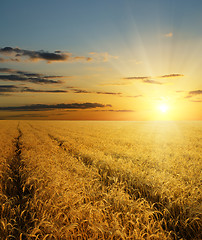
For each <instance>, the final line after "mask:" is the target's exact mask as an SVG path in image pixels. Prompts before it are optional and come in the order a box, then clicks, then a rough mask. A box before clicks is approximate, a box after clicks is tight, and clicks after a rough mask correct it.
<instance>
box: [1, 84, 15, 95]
mask: <svg viewBox="0 0 202 240" xmlns="http://www.w3.org/2000/svg"><path fill="white" fill-rule="evenodd" d="M16 89H17V86H15V85H0V93H8V92H15V91H16Z"/></svg>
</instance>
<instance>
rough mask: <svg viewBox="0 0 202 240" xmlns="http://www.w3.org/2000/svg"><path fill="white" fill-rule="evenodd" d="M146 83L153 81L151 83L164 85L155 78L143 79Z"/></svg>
mask: <svg viewBox="0 0 202 240" xmlns="http://www.w3.org/2000/svg"><path fill="white" fill-rule="evenodd" d="M143 82H144V83H151V84H159V85H162V84H163V83H161V82H159V81H155V80H151V79H145V80H143Z"/></svg>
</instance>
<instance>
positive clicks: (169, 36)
mask: <svg viewBox="0 0 202 240" xmlns="http://www.w3.org/2000/svg"><path fill="white" fill-rule="evenodd" d="M172 36H173V33H172V32H169V33H166V34H164V37H167V38H171V37H172Z"/></svg>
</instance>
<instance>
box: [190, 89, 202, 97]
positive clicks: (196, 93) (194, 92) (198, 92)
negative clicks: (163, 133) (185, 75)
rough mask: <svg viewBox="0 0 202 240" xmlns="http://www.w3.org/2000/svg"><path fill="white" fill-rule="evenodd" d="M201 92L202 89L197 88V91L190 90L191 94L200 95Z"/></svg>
mask: <svg viewBox="0 0 202 240" xmlns="http://www.w3.org/2000/svg"><path fill="white" fill-rule="evenodd" d="M199 94H202V90H195V91H190V92H189V95H192V96H194V95H199Z"/></svg>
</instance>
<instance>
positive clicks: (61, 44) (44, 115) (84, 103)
mask: <svg viewBox="0 0 202 240" xmlns="http://www.w3.org/2000/svg"><path fill="white" fill-rule="evenodd" d="M201 12H202V1H201V0H158V1H157V0H150V1H148V0H102V1H99V0H86V1H84V0H59V1H56V0H43V1H41V0H40V1H39V0H35V1H27V0H20V1H13V0H3V1H1V7H0V22H1V24H0V32H1V35H0V36H1V37H0V119H44V120H49V119H53V120H54V119H57V120H138V121H139V120H202V14H201Z"/></svg>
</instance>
